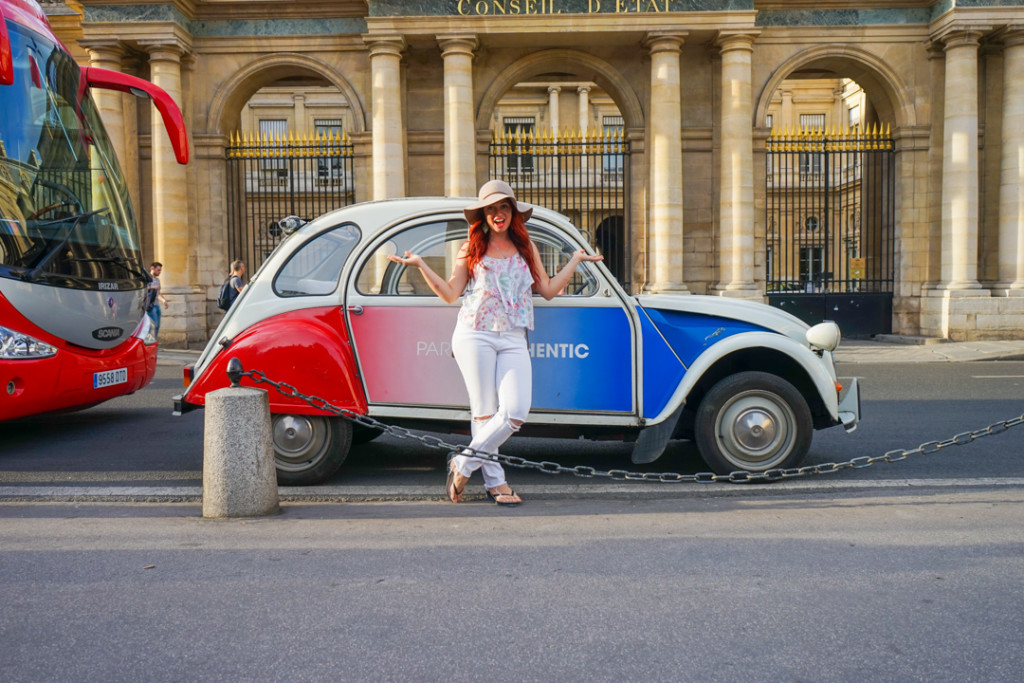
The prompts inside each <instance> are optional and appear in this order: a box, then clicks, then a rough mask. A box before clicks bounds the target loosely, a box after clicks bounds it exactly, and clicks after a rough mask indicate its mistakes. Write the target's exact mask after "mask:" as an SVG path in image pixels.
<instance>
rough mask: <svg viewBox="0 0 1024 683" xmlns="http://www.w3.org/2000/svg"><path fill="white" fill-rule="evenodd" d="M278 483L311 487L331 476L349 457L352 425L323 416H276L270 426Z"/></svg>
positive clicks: (338, 419)
mask: <svg viewBox="0 0 1024 683" xmlns="http://www.w3.org/2000/svg"><path fill="white" fill-rule="evenodd" d="M270 432H271V437H272V439H273V444H274V465H275V466H276V467H277V482H278V483H279V484H281V485H284V486H309V485H312V484H320V483H323V482H325V481H327V480H328V479H330V478H331V477H332V476H333V475H334V473H335V472H337V471H338V468H339V467H341V464H342V463H343V462H345V458H346V457H348V452H349V449H350V448H351V446H352V424H351V423H350V422H348V421H347V420H342V419H340V418H330V417H323V416H321V415H274V416H272V419H271V425H270Z"/></svg>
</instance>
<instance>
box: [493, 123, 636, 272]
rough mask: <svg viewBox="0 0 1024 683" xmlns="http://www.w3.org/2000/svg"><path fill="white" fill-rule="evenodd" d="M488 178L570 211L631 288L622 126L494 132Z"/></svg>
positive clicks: (626, 156) (524, 198)
mask: <svg viewBox="0 0 1024 683" xmlns="http://www.w3.org/2000/svg"><path fill="white" fill-rule="evenodd" d="M490 177H492V178H501V179H502V180H504V181H506V182H507V183H508V184H509V185H511V186H512V187H513V188H515V191H516V197H517V198H518V199H520V200H522V201H524V202H529V203H531V204H538V205H540V206H544V207H547V208H549V209H554V210H555V211H558V212H559V213H562V214H565V215H566V216H568V217H569V219H570V220H572V222H573V225H575V226H577V227H578V228H580V230H581V231H582V232H583V233H584V234H585V235H586V236H587V238H588V239H589V240H590V243H591V245H592V246H594V248H596V249H597V250H598V251H599V252H600V253H601V254H603V255H604V258H605V261H604V263H605V265H606V266H608V269H609V270H611V272H612V274H613V275H614V276H615V277H616V278H617V279H618V281H619V282H620V283H621V284H622V286H623V287H625V288H626V291H629V290H630V285H631V282H630V280H631V275H632V273H631V271H632V268H631V264H632V259H631V258H630V238H629V229H628V225H627V223H626V216H628V215H629V187H628V185H629V183H628V179H629V142H628V141H626V140H625V137H624V134H623V131H622V128H621V126H609V127H607V128H606V130H605V131H604V132H593V131H591V132H588V133H579V132H577V133H575V134H571V133H569V132H565V133H564V134H562V135H561V136H555V135H554V134H552V133H543V134H541V135H537V136H535V135H534V132H533V131H532V130H527V131H526V132H523V130H521V129H516V130H514V131H511V132H509V133H505V132H499V131H496V132H495V133H494V136H493V138H492V140H491V144H490Z"/></svg>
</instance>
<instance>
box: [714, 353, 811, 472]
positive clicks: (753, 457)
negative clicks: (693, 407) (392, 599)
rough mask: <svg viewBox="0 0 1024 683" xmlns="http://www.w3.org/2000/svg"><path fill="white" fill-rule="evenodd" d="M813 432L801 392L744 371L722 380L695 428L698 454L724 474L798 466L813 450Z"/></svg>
mask: <svg viewBox="0 0 1024 683" xmlns="http://www.w3.org/2000/svg"><path fill="white" fill-rule="evenodd" d="M813 431H814V427H813V425H812V422H811V411H810V409H808V407H807V402H806V401H805V400H804V398H803V396H802V395H801V394H800V392H799V391H797V389H796V388H795V387H794V386H793V385H792V384H790V383H789V382H787V381H786V380H784V379H782V378H781V377H777V376H775V375H771V374H768V373H765V372H740V373H737V374H735V375H730V376H729V377H726V378H725V379H723V380H721V381H719V382H718V383H717V384H716V385H715V386H713V387H712V388H711V391H709V392H708V393H707V395H706V396H705V397H704V400H702V401H701V403H700V407H699V408H698V409H697V417H696V420H695V424H694V432H695V434H694V436H695V440H696V442H697V449H698V450H699V451H700V454H701V456H702V457H703V458H704V461H705V462H707V464H708V465H709V466H710V467H711V469H713V470H714V471H715V472H716V473H718V474H728V473H730V472H734V471H737V470H744V471H747V472H764V471H765V470H770V469H775V468H788V467H796V466H797V465H799V463H800V462H801V461H802V460H803V459H804V456H806V455H807V451H808V450H809V449H810V446H811V436H812V433H813Z"/></svg>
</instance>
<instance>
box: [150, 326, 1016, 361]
mask: <svg viewBox="0 0 1024 683" xmlns="http://www.w3.org/2000/svg"><path fill="white" fill-rule="evenodd" d="M1022 334H1024V331H1022ZM199 353H200V351H198V350H195V351H185V350H181V349H164V348H161V349H160V353H159V355H158V356H157V363H158V364H160V365H177V366H184V365H188V364H190V363H194V362H195V361H196V359H198V358H199ZM836 360H837V361H839V362H841V363H943V362H945V363H962V362H966V361H978V360H1024V339H1013V340H1008V341H974V342H950V341H944V340H941V339H931V338H926V337H903V336H899V335H879V336H878V337H876V338H874V339H870V340H868V339H844V340H843V342H842V343H841V344H840V345H839V350H838V351H836Z"/></svg>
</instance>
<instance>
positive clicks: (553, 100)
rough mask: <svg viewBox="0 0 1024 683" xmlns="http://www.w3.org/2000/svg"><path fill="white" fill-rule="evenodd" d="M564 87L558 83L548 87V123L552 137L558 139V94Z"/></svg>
mask: <svg viewBox="0 0 1024 683" xmlns="http://www.w3.org/2000/svg"><path fill="white" fill-rule="evenodd" d="M561 92H562V89H561V88H559V87H558V86H556V85H553V86H551V87H550V88H548V124H549V126H550V128H551V136H552V139H554V140H557V139H558V95H559V93H561Z"/></svg>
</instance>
